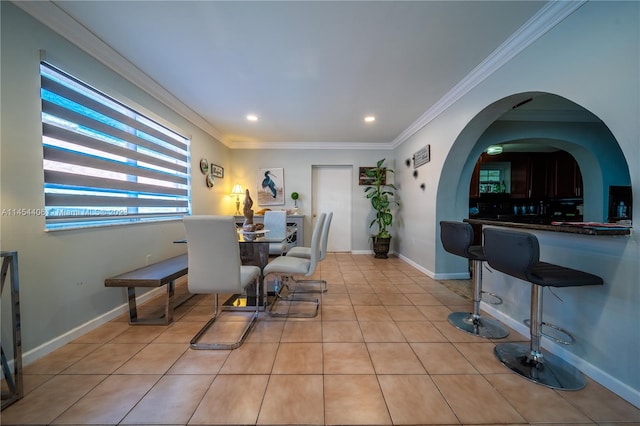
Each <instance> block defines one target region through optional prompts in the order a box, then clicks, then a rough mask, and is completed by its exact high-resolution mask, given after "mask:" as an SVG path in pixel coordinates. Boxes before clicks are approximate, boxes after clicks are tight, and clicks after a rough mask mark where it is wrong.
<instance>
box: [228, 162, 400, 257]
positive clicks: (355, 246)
mask: <svg viewBox="0 0 640 426" xmlns="http://www.w3.org/2000/svg"><path fill="white" fill-rule="evenodd" d="M382 158H387V159H388V160H387V162H386V164H387V165H388V166H389V167H391V168H393V167H394V164H393V153H392V152H391V151H387V150H373V149H370V150H287V149H261V150H237V151H233V162H232V165H233V167H232V168H231V179H232V180H233V182H234V183H235V182H238V183H241V184H242V185H243V188H247V187H248V188H249V189H250V192H251V194H254V193H255V190H256V189H255V188H256V179H257V172H258V169H261V168H269V167H282V168H283V169H284V175H285V176H284V178H285V180H284V186H285V193H286V205H284V206H256V205H254V208H253V209H254V210H259V209H260V208H263V207H268V208H271V209H273V210H277V209H283V208H292V207H293V201H292V200H291V199H290V197H289V195H290V194H291V192H293V191H296V192H298V193H299V194H300V200H298V207H299V208H300V213H301V214H305V215H307V217H306V218H305V243H306V244H307V245H308V244H310V242H311V232H312V230H313V227H312V223H311V216H310V214H311V196H312V192H311V191H312V190H311V171H312V167H313V166H337V165H353V170H354V173H353V180H352V181H351V182H344V185H345V188H347V189H348V190H351V191H352V192H353V195H352V198H351V200H352V206H351V223H352V235H350V236H345V238H351V248H352V250H353V251H354V252H358V251H371V242H370V240H369V236H370V235H371V234H372V232H371V230H370V229H369V223H370V222H371V219H372V218H373V215H372V209H371V204H370V202H369V200H367V199H366V198H365V197H364V188H365V187H364V186H359V185H358V170H359V167H365V166H375V164H376V162H377V161H378V160H380V159H382ZM389 180H390V181H391V182H393V175H392V174H389ZM253 198H254V202H255V197H253ZM234 206H235V204H234ZM234 210H235V207H234ZM391 232H392V233H393V232H394V231H393V228H392V231H391Z"/></svg>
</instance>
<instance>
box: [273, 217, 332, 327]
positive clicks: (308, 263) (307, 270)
mask: <svg viewBox="0 0 640 426" xmlns="http://www.w3.org/2000/svg"><path fill="white" fill-rule="evenodd" d="M325 218H326V214H325V213H322V214H321V215H320V216H319V217H318V219H317V221H316V225H315V227H314V228H313V234H312V236H311V256H310V258H309V259H304V258H301V257H294V256H279V257H276V258H275V259H273V260H272V261H271V262H269V263H268V264H267V266H265V267H264V269H263V270H262V274H263V275H264V277H265V279H266V277H267V276H268V275H269V274H275V275H277V277H276V298H275V300H274V301H273V302H272V303H271V305H270V306H269V309H268V313H269V315H271V316H279V317H294V318H312V317H315V316H316V315H317V314H318V306H319V305H320V302H319V300H318V299H317V298H308V297H300V296H297V295H296V294H295V289H294V290H293V291H292V292H291V293H290V294H288V295H286V296H285V295H284V292H285V291H289V290H290V289H289V287H288V285H287V281H288V280H289V279H291V278H292V277H293V276H294V275H295V274H298V275H304V276H307V277H308V276H311V275H313V273H314V272H315V270H316V265H317V264H318V259H319V258H320V243H321V231H322V224H323V223H324V221H325ZM281 300H283V301H287V302H289V304H290V306H289V307H290V308H291V304H296V303H306V304H311V310H310V311H309V312H305V311H303V312H299V311H297V310H294V312H292V311H291V309H289V311H288V312H286V313H281V312H278V311H277V310H276V309H275V308H276V306H277V304H278V303H279V301H281Z"/></svg>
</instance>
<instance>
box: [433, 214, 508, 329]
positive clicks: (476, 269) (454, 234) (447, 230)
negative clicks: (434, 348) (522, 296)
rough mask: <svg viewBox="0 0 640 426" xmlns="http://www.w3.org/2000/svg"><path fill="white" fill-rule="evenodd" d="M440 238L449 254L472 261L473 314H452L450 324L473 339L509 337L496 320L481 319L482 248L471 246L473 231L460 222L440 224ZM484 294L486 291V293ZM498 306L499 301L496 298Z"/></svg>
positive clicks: (466, 224) (443, 222)
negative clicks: (473, 337) (474, 337)
mask: <svg viewBox="0 0 640 426" xmlns="http://www.w3.org/2000/svg"><path fill="white" fill-rule="evenodd" d="M440 239H441V240H442V245H443V246H444V249H445V250H446V251H448V252H449V253H452V254H455V255H457V256H461V257H464V258H467V259H469V260H471V261H472V262H473V312H472V313H469V312H452V313H451V314H449V322H450V323H451V324H452V325H453V326H454V327H456V328H457V329H459V330H462V331H464V332H467V333H469V334H473V335H474V336H478V337H484V338H489V339H501V338H503V337H507V336H508V335H509V330H507V328H506V327H504V326H503V325H502V324H500V323H499V322H498V321H496V320H494V319H491V318H483V317H482V316H480V301H481V299H482V293H483V291H482V262H483V261H484V260H485V257H484V251H483V249H482V246H472V245H471V244H473V228H472V227H471V225H470V224H468V223H463V222H450V221H442V222H440ZM485 293H486V292H485ZM492 296H493V297H496V298H497V299H498V300H499V301H500V303H501V302H502V300H501V299H500V298H499V297H498V296H496V295H493V294H492Z"/></svg>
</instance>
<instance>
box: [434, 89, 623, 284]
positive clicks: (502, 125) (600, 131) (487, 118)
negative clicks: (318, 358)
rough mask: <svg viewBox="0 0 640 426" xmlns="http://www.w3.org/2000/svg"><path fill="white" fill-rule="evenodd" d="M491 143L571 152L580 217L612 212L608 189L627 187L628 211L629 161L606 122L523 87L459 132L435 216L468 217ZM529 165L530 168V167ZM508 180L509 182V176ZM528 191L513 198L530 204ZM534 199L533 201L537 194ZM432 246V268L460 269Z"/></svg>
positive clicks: (510, 148)
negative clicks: (480, 167)
mask: <svg viewBox="0 0 640 426" xmlns="http://www.w3.org/2000/svg"><path fill="white" fill-rule="evenodd" d="M491 145H501V146H502V148H503V152H507V153H508V152H525V153H532V154H533V153H543V152H566V153H567V154H568V155H570V156H571V157H573V159H575V163H576V165H577V167H578V169H579V170H580V172H581V173H580V177H581V182H582V189H580V192H579V194H574V195H575V196H573V197H572V198H574V199H575V200H576V204H575V205H576V206H577V205H578V204H581V205H582V206H581V207H580V209H579V210H580V212H581V213H582V216H581V217H580V219H582V220H584V221H594V222H606V221H607V220H608V219H609V218H611V217H612V214H611V209H612V206H611V205H610V203H614V202H615V203H617V202H619V201H620V200H617V201H615V200H612V199H611V198H612V197H616V196H615V195H614V196H612V197H610V195H609V193H610V188H620V187H622V188H629V191H628V201H627V202H626V205H628V206H629V207H628V212H627V214H628V215H631V214H632V213H631V210H630V208H631V206H630V205H631V201H632V200H631V199H630V197H631V195H630V194H631V190H630V186H631V178H630V174H629V166H628V164H627V161H626V159H625V157H624V155H623V153H622V150H621V149H620V146H619V144H618V142H617V141H616V139H615V137H614V136H613V134H612V133H611V131H610V130H609V129H608V127H607V126H606V125H605V124H604V123H603V122H602V120H600V119H599V118H598V117H596V116H595V115H594V114H592V113H591V112H589V111H587V110H586V109H584V108H583V107H581V106H579V105H577V104H575V103H574V102H572V101H570V100H567V99H565V98H563V97H560V96H557V95H554V94H549V93H541V92H528V93H520V94H515V95H512V96H509V97H506V98H503V99H500V100H498V101H496V102H494V103H493V104H491V105H489V106H487V107H486V108H485V109H484V110H482V111H481V112H480V113H478V114H477V115H476V116H475V117H474V118H473V119H472V120H471V121H470V122H469V123H468V124H467V126H466V127H465V128H464V129H463V131H462V132H461V133H460V134H459V136H458V138H457V139H456V141H455V142H454V144H453V146H452V148H451V150H450V151H449V154H448V156H447V159H446V160H445V164H444V167H443V172H442V176H441V178H440V186H439V188H438V195H437V204H436V205H437V212H436V215H437V221H440V220H447V219H452V218H456V219H464V218H468V217H469V207H470V203H469V201H470V199H469V195H470V191H469V190H470V184H471V181H472V178H473V175H474V170H475V169H476V164H477V161H478V159H479V158H480V157H481V156H482V154H483V153H484V152H485V151H486V150H487V148H488V147H489V146H491ZM541 156H542V154H541ZM512 166H513V165H512ZM531 170H533V171H536V170H535V166H534V169H530V171H531ZM563 171H564V170H563ZM511 172H513V167H512V169H511ZM557 177H558V176H556V178H557ZM509 180H510V184H511V185H512V184H513V182H511V178H510V179H509ZM453 182H456V183H457V184H456V187H455V188H456V190H455V191H451V188H452V186H451V184H452V183H453ZM531 182H533V180H531ZM505 183H506V182H505ZM561 183H564V182H561ZM530 190H532V187H531V186H527V187H525V191H527V192H525V193H520V194H518V197H520V198H516V199H520V200H521V203H520V204H522V205H524V204H525V203H526V205H527V206H529V205H530V202H531V201H532V200H533V199H534V198H533V197H531V195H532V194H531V193H529V192H528V191H530ZM623 192H625V194H626V193H627V192H626V191H623ZM549 195H550V194H544V197H545V199H550V198H554V197H550V196H549ZM625 196H626V195H625ZM618 197H619V196H618ZM535 200H536V201H538V203H537V205H538V206H539V205H540V204H539V201H540V198H538V197H536V198H535ZM512 204H517V202H515V201H514V202H513V203H512ZM552 213H554V212H552ZM563 218H565V219H566V218H567V216H563ZM436 250H437V252H436V268H437V270H438V271H445V272H450V271H453V270H456V269H457V270H460V269H461V266H462V265H463V264H462V263H461V262H459V261H458V260H457V259H455V258H453V257H452V256H446V255H444V250H443V249H442V247H438V248H437V249H436Z"/></svg>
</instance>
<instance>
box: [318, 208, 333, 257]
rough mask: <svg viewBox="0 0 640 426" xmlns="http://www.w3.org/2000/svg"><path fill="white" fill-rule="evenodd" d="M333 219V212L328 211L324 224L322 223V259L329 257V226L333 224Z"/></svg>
mask: <svg viewBox="0 0 640 426" xmlns="http://www.w3.org/2000/svg"><path fill="white" fill-rule="evenodd" d="M331 219H333V212H329V213H327V216H326V217H325V218H324V225H322V247H320V260H324V258H325V257H327V241H329V227H330V226H331Z"/></svg>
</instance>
